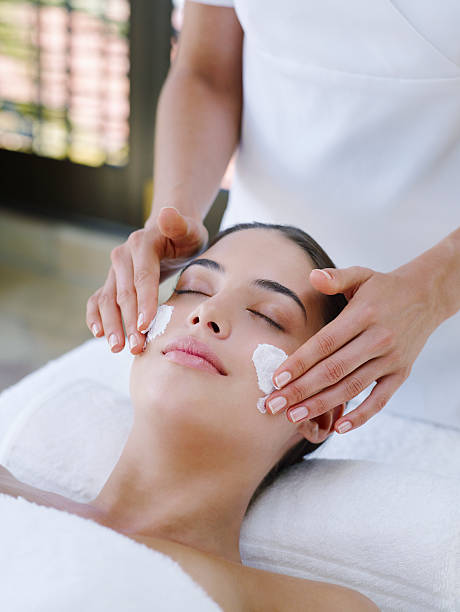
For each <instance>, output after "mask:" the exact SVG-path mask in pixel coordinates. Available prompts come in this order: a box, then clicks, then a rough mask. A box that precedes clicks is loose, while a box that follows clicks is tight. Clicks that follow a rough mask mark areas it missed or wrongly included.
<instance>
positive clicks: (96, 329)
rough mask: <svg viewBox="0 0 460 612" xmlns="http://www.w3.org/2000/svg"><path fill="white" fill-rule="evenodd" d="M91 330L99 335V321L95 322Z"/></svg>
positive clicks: (94, 334)
mask: <svg viewBox="0 0 460 612" xmlns="http://www.w3.org/2000/svg"><path fill="white" fill-rule="evenodd" d="M91 331H92V332H93V336H97V335H98V333H99V326H98V324H97V323H93V326H92V328H91Z"/></svg>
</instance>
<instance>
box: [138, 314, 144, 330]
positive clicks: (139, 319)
mask: <svg viewBox="0 0 460 612" xmlns="http://www.w3.org/2000/svg"><path fill="white" fill-rule="evenodd" d="M143 322H144V315H143V314H142V312H140V313H139V316H138V318H137V329H138V330H139V331H140V329H139V328H140V326H141V325H142V323H143Z"/></svg>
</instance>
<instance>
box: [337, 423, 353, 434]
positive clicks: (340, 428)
mask: <svg viewBox="0 0 460 612" xmlns="http://www.w3.org/2000/svg"><path fill="white" fill-rule="evenodd" d="M349 429H351V423H350V421H344V422H343V423H340V425H339V426H338V427H337V431H338V432H339V433H345V432H346V431H348V430H349Z"/></svg>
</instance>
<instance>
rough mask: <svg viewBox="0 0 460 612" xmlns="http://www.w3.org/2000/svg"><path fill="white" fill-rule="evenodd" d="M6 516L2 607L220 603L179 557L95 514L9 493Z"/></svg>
mask: <svg viewBox="0 0 460 612" xmlns="http://www.w3.org/2000/svg"><path fill="white" fill-rule="evenodd" d="M0 516H1V517H2V520H1V521H0V542H1V546H0V576H1V588H0V610H4V611H5V612H31V611H32V610H33V612H63V611H64V610H65V612H82V610H84V611H85V612H100V611H101V610H113V611H114V612H117V611H119V612H127V611H128V610H133V611H134V610H135V611H136V612H152V610H158V611H161V612H179V611H182V610H185V609H186V610H193V611H196V612H217V611H219V610H222V608H221V607H220V606H219V605H217V603H215V602H214V601H213V600H212V599H211V597H210V596H209V595H208V594H207V593H206V592H205V591H204V589H203V588H202V587H201V585H199V584H197V583H196V582H195V581H194V580H193V579H192V578H191V577H190V576H189V575H188V574H187V573H186V572H185V571H184V570H183V569H182V568H181V566H180V565H179V564H178V563H177V562H176V561H174V560H173V559H171V558H170V557H168V556H167V555H165V554H163V553H161V552H158V551H155V550H152V549H150V548H148V547H147V546H145V545H144V544H141V543H139V542H135V541H134V540H131V539H129V538H128V537H126V536H124V535H123V534H120V533H117V532H115V531H113V530H111V529H109V528H108V527H103V526H101V525H98V524H97V523H95V522H94V521H91V520H89V519H85V518H82V517H79V516H75V515H73V514H69V513H68V512H63V511H60V510H55V509H54V508H48V507H44V506H39V505H37V504H35V503H33V502H29V501H27V500H25V499H23V498H21V497H20V498H17V499H15V498H13V497H9V496H7V495H4V494H0Z"/></svg>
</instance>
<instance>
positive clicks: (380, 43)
mask: <svg viewBox="0 0 460 612" xmlns="http://www.w3.org/2000/svg"><path fill="white" fill-rule="evenodd" d="M233 4H234V9H235V11H236V14H237V16H238V19H239V21H240V23H241V26H242V28H243V30H244V43H243V94H244V97H243V115H242V131H241V141H240V146H239V149H238V155H237V160H236V166H235V175H234V180H233V184H232V188H231V192H230V199H229V204H228V207H227V210H226V212H225V214H224V217H223V220H222V224H221V228H222V229H225V228H227V227H229V226H230V225H233V224H234V223H240V222H247V221H264V222H271V223H281V224H291V225H295V226H299V227H301V228H302V229H303V230H305V231H306V232H308V233H309V234H311V235H312V236H313V237H314V238H315V239H316V240H317V241H318V242H319V243H320V244H321V246H322V247H323V248H325V250H326V251H327V252H328V253H329V255H330V256H331V257H332V259H333V261H334V263H335V264H336V265H337V266H338V267H347V266H352V265H359V266H366V267H370V268H373V269H375V270H377V271H380V272H387V271H390V270H393V269H395V268H397V267H399V266H401V265H403V264H405V263H407V262H408V261H410V260H411V259H413V258H415V257H417V256H418V255H420V254H421V253H422V252H424V251H426V250H428V249H429V248H431V247H432V246H434V245H435V244H436V243H438V242H439V241H440V240H442V239H443V238H445V237H446V236H447V235H448V234H449V233H451V232H452V231H453V230H454V229H456V228H458V227H460V204H459V201H460V172H459V168H460V3H459V2H458V1H457V0H444V1H443V2H441V3H439V2H432V1H430V0H420V1H418V2H414V1H413V0H393V1H389V0H373V1H372V2H369V1H368V0H350V1H348V2H342V1H341V0H325V1H323V2H311V1H309V0H284V1H283V2H280V1H279V0H234V3H233ZM459 339H460V313H457V314H456V315H454V316H453V317H451V318H450V319H448V320H447V321H445V322H444V323H443V324H442V325H441V326H440V327H439V328H438V329H437V330H435V332H434V333H433V334H432V335H431V337H430V338H429V340H428V342H427V344H426V345H425V347H424V349H423V350H422V352H421V353H420V355H419V357H418V358H417V360H416V362H415V364H414V366H413V368H412V372H411V375H410V377H409V378H408V379H407V380H406V381H405V382H404V384H403V385H402V386H401V387H400V388H399V389H398V390H397V392H396V393H395V394H394V395H393V397H392V398H391V400H390V402H389V403H388V406H387V412H392V413H394V414H403V415H410V416H413V417H415V418H424V419H425V420H427V421H430V422H433V423H440V424H444V425H448V426H451V425H452V424H454V423H456V424H457V427H459V428H460V376H458V372H459V369H460V343H459ZM441 397H442V400H441V401H440V398H441Z"/></svg>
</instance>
